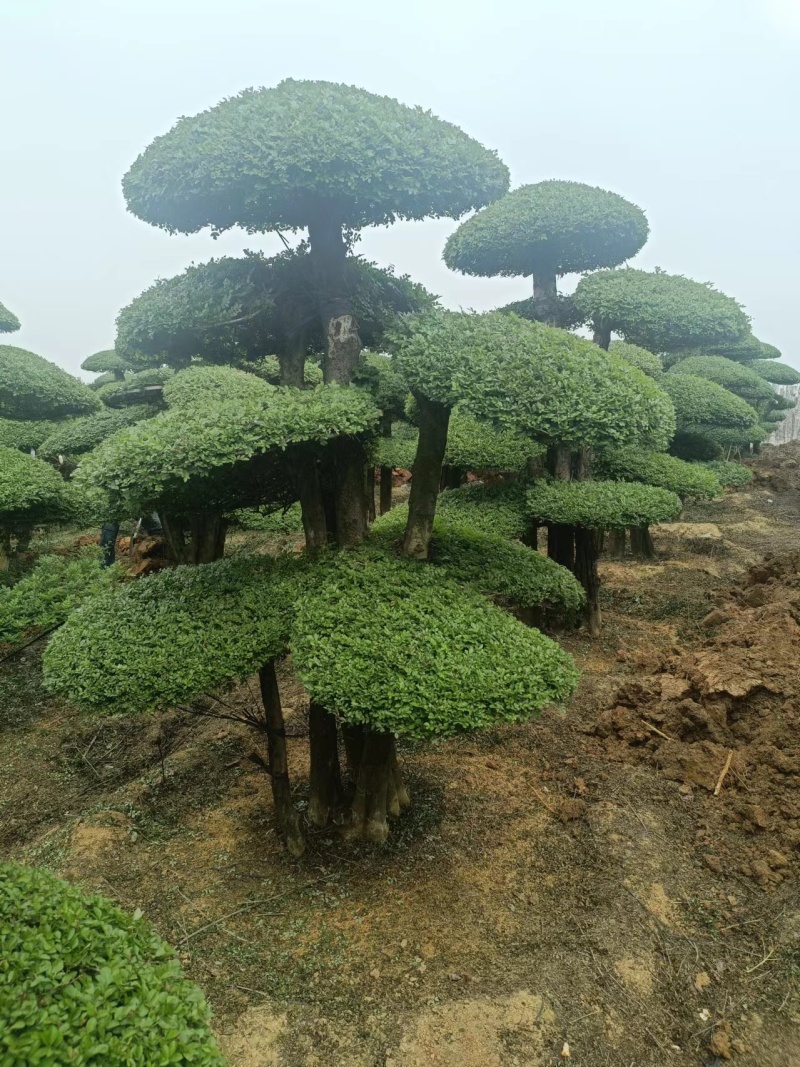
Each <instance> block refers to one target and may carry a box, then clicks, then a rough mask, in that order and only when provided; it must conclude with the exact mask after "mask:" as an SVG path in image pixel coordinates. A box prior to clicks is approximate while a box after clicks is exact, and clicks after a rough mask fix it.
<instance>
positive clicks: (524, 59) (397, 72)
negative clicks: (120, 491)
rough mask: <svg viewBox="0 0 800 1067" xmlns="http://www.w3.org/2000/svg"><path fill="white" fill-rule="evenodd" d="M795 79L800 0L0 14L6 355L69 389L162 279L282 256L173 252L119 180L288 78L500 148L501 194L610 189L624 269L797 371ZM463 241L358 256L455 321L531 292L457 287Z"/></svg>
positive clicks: (405, 227) (133, 4)
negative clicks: (719, 312)
mask: <svg viewBox="0 0 800 1067" xmlns="http://www.w3.org/2000/svg"><path fill="white" fill-rule="evenodd" d="M798 60H800V0H668V2H664V0H647V2H645V0H525V2H508V0H496V2H494V3H485V2H475V0H425V2H423V0H406V2H405V3H404V4H402V5H400V4H396V3H393V4H385V3H383V4H382V3H380V2H379V0H373V2H371V3H367V2H365V0H339V2H338V3H335V4H334V3H330V2H326V0H277V2H276V0H260V2H256V0H70V2H69V3H67V2H65V0H0V100H2V105H0V116H1V119H2V121H1V122H0V301H2V302H3V303H4V304H6V305H7V307H9V309H10V310H12V311H13V312H14V313H15V314H16V315H17V316H18V317H19V318H20V320H21V321H22V329H21V330H20V331H19V333H17V334H13V335H11V336H10V337H8V338H5V339H4V340H5V342H6V343H10V344H14V345H19V346H20V347H23V348H29V349H31V350H33V351H35V352H38V353H39V354H40V355H43V356H45V357H47V358H48V359H51V360H54V361H55V362H56V363H58V364H60V365H61V366H62V367H65V368H66V369H68V370H70V371H72V372H77V371H78V369H79V365H80V362H81V361H82V360H83V359H84V358H85V357H86V356H87V355H89V354H90V353H92V352H94V351H96V350H98V349H102V348H109V347H111V346H112V345H113V343H114V336H115V327H114V320H115V317H116V315H117V313H118V311H119V310H120V308H122V307H123V306H124V305H125V304H127V303H129V302H130V300H131V299H133V297H135V296H136V295H137V294H138V293H140V292H141V291H142V290H143V289H144V288H146V287H147V286H148V285H150V284H151V283H152V282H153V281H154V280H155V279H156V278H158V277H170V276H171V275H173V274H176V273H178V272H179V271H181V270H182V269H183V268H184V267H186V266H188V265H189V264H190V263H192V262H203V261H205V260H208V259H210V258H211V257H212V256H219V255H235V254H237V253H240V252H241V251H243V250H244V249H246V248H253V249H259V250H264V251H265V252H267V253H268V254H272V253H275V252H278V251H280V249H281V248H282V245H281V243H280V240H279V238H278V237H277V235H274V234H266V235H255V236H253V235H247V234H244V233H241V232H240V231H232V232H230V233H227V234H225V235H224V236H223V237H221V238H220V239H219V240H217V241H214V240H213V239H212V238H211V237H210V236H209V235H208V234H207V233H203V234H197V235H194V236H191V237H183V236H174V237H172V236H170V235H169V234H167V233H165V232H163V231H160V230H157V229H155V228H153V227H150V226H148V225H146V224H145V223H143V222H140V221H138V220H137V219H135V218H134V217H133V216H132V215H130V214H128V213H127V212H126V210H125V204H124V201H123V199H122V193H121V188H120V181H121V178H122V175H123V174H124V173H125V171H126V170H127V169H128V167H129V166H130V164H131V163H132V162H133V160H134V159H135V158H136V156H137V155H138V154H139V153H140V152H141V151H142V150H143V149H144V148H145V147H146V146H147V145H148V144H149V143H150V141H152V139H153V138H154V137H155V136H157V135H158V134H161V133H164V132H165V131H166V130H168V129H169V128H170V127H171V126H172V125H173V123H174V122H175V120H176V119H177V118H178V117H179V116H181V115H191V114H195V113H196V112H198V111H201V110H204V109H206V108H208V107H211V106H213V105H214V104H216V103H217V102H218V101H219V100H220V99H221V98H222V97H225V96H230V95H232V94H235V93H237V92H239V91H240V90H241V89H243V88H246V87H248V86H262V85H266V86H270V85H275V84H277V83H278V82H279V81H281V80H282V79H283V78H286V77H293V78H313V79H326V80H330V81H338V82H347V83H349V84H354V85H358V86H360V87H362V88H364V89H368V90H370V91H371V92H375V93H381V94H385V95H388V96H392V97H396V98H397V99H399V100H401V101H402V102H403V103H406V104H412V105H413V104H420V105H422V106H423V107H425V108H429V109H430V110H432V111H433V112H434V113H435V114H436V115H438V116H440V117H441V118H444V119H447V120H449V121H451V122H454V123H456V124H457V125H459V126H461V127H462V128H463V129H464V130H466V131H467V132H468V133H469V134H471V135H472V136H473V137H476V138H477V139H478V140H479V141H481V142H482V143H483V144H485V145H487V146H489V147H491V148H495V149H497V151H498V152H499V154H500V156H501V158H502V159H503V160H504V161H505V162H506V163H507V164H508V166H509V167H510V169H511V176H512V187H515V186H517V185H520V184H523V183H527V182H536V181H541V180H543V179H545V178H560V179H568V180H575V181H583V182H587V183H589V184H591V185H599V186H602V187H604V188H607V189H611V190H613V191H615V192H618V193H621V194H622V195H623V196H625V197H627V198H628V199H630V200H632V201H633V202H634V203H636V204H638V205H639V206H640V207H642V208H644V210H645V211H646V212H647V216H648V219H649V222H650V227H651V235H650V240H649V241H648V243H647V245H646V246H645V248H644V249H643V251H642V252H641V253H640V254H639V255H638V256H637V257H636V259H635V260H633V261H632V262H633V263H635V264H636V265H637V266H640V267H643V268H645V269H652V268H653V267H655V266H660V267H662V268H664V269H665V270H668V271H670V272H674V273H681V274H686V275H688V276H689V277H691V278H694V279H696V280H697V281H711V282H713V283H714V284H715V285H716V286H717V287H718V288H720V289H721V290H722V291H723V292H725V293H728V294H729V295H731V296H734V297H735V298H736V299H737V300H739V301H740V302H741V303H742V304H744V305H745V307H746V309H747V311H748V313H749V314H750V315H751V317H752V319H753V329H754V332H755V333H756V334H757V336H758V337H760V338H761V339H762V340H764V341H768V342H770V343H772V344H775V345H777V346H778V347H779V348H780V349H781V350H782V351H783V356H784V359H786V361H787V362H789V363H791V364H792V365H793V366H795V367H797V368H798V369H800V345H796V344H795V315H796V313H795V304H796V270H795V267H796V244H797V234H798V222H800V204H799V202H798V188H800V154H799V153H798V143H797V133H796V131H797V124H798V119H797V102H798V98H799V94H798V88H800V63H799V62H798ZM456 226H457V223H456V222H454V221H451V220H429V221H426V222H422V223H397V224H395V225H394V226H392V227H390V228H388V229H370V230H366V231H364V232H363V236H362V240H361V242H360V244H359V246H358V248H357V251H359V252H362V253H364V254H365V255H366V256H368V257H369V258H370V259H374V260H377V261H378V262H379V263H380V264H382V265H389V264H392V265H394V266H395V268H396V269H397V270H398V271H400V272H403V273H405V272H407V273H409V274H411V275H412V277H413V278H414V279H416V280H417V281H420V282H422V283H423V284H424V285H426V286H427V287H428V288H429V289H431V290H432V291H433V292H435V293H438V294H440V295H441V297H442V298H443V301H444V303H445V304H446V305H447V306H449V307H453V308H458V307H463V308H474V309H476V310H487V309H489V308H492V307H496V306H498V305H500V304H504V303H507V302H509V301H511V300H516V299H521V298H523V297H525V296H527V295H529V283H528V282H527V281H526V280H525V279H522V278H518V279H476V278H467V277H465V276H462V275H459V274H454V273H452V272H451V271H449V270H448V269H447V268H446V267H445V266H444V264H443V262H442V260H441V253H442V248H443V246H444V242H445V240H446V238H447V236H448V234H449V233H450V232H452V230H453V229H454V228H455V227H456ZM576 282H577V278H572V279H564V282H563V288H564V289H565V290H567V291H569V290H571V289H572V288H573V287H574V284H575V283H576Z"/></svg>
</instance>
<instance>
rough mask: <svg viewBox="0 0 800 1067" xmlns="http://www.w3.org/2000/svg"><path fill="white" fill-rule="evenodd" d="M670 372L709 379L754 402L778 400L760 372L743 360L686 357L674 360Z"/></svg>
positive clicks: (718, 357)
mask: <svg viewBox="0 0 800 1067" xmlns="http://www.w3.org/2000/svg"><path fill="white" fill-rule="evenodd" d="M668 373H669V374H671V375H672V374H693V375H694V376H695V377H697V378H706V379H707V380H708V381H710V382H716V383H717V385H721V386H722V387H723V388H724V389H728V390H730V392H732V393H735V394H736V396H740V397H741V398H742V399H743V400H746V401H747V402H748V403H751V404H755V403H759V402H764V401H765V402H766V403H767V404H771V403H772V402H773V401H774V400H775V399H776V393H775V390H774V389H772V388H771V386H770V384H769V382H767V381H765V380H764V379H763V378H762V377H761V375H759V374H757V373H756V372H755V371H754V370H751V369H750V367H747V366H745V365H744V364H743V363H734V361H733V360H732V359H726V358H725V357H724V356H701V355H697V356H687V357H686V359H681V360H680V361H679V362H678V363H674V364H673V365H672V366H671V367H670V369H669V371H668Z"/></svg>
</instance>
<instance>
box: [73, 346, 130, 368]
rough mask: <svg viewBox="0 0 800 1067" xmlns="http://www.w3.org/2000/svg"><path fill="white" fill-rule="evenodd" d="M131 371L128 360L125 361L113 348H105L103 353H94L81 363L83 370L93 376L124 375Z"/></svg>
mask: <svg viewBox="0 0 800 1067" xmlns="http://www.w3.org/2000/svg"><path fill="white" fill-rule="evenodd" d="M130 369H131V365H130V363H129V362H128V360H126V359H123V358H122V356H120V355H118V354H117V352H116V351H115V350H114V349H113V348H104V349H103V351H102V352H94V353H93V354H92V355H91V356H87V357H86V359H85V360H84V361H83V363H81V370H86V371H89V372H90V373H93V374H123V373H124V372H125V371H126V370H130Z"/></svg>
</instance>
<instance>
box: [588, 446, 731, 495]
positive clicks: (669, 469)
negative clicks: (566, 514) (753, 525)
mask: <svg viewBox="0 0 800 1067" xmlns="http://www.w3.org/2000/svg"><path fill="white" fill-rule="evenodd" d="M593 469H594V472H595V474H596V475H597V476H598V477H599V478H613V479H615V480H620V481H628V482H644V483H645V484H647V485H655V486H658V488H660V489H668V490H669V491H670V492H671V493H675V494H676V495H677V496H679V497H680V498H681V500H710V499H713V498H714V497H715V496H719V494H720V493H721V492H722V485H721V484H720V482H719V481H718V480H717V478H716V477H715V476H714V474H713V472H712V471H711V470H709V469H708V468H707V467H701V466H699V465H698V464H696V463H687V462H686V461H685V460H682V459H678V458H677V457H676V456H669V455H667V454H666V453H665V452H641V451H639V450H638V449H635V448H624V449H623V448H620V449H616V450H614V451H609V452H603V453H602V454H599V455H597V456H596V457H595V462H594V468H593Z"/></svg>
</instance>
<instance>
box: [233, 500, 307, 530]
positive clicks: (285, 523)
mask: <svg viewBox="0 0 800 1067" xmlns="http://www.w3.org/2000/svg"><path fill="white" fill-rule="evenodd" d="M233 521H234V523H235V524H236V525H237V526H238V527H239V528H240V529H242V530H253V531H256V532H258V533H268V534H301V533H302V532H303V516H302V514H301V511H300V505H299V504H292V505H291V507H288V508H286V510H285V511H258V510H257V509H255V508H240V509H239V510H238V511H235V512H234V513H233Z"/></svg>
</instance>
